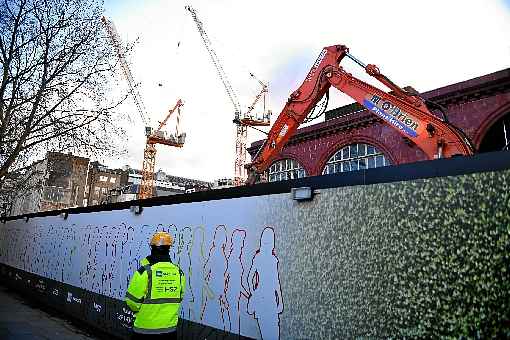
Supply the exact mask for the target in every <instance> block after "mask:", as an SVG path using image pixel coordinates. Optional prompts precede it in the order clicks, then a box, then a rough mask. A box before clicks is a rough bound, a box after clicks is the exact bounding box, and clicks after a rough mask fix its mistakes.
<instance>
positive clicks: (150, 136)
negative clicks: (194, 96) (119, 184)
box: [101, 16, 186, 199]
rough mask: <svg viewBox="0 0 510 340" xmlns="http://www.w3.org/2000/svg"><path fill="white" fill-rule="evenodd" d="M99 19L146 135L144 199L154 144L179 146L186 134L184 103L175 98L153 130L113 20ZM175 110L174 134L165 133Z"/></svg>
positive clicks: (148, 187) (147, 195)
mask: <svg viewBox="0 0 510 340" xmlns="http://www.w3.org/2000/svg"><path fill="white" fill-rule="evenodd" d="M101 21H102V22H103V24H104V26H105V28H106V31H107V33H108V37H109V39H110V42H111V44H112V46H113V48H114V50H115V53H116V54H117V58H118V60H119V63H120V66H121V69H122V73H123V75H124V78H125V79H126V81H127V83H128V86H129V91H130V93H131V95H132V97H133V100H134V102H135V105H136V108H137V110H138V113H139V114H140V117H141V119H142V122H143V123H144V125H145V136H146V137H147V140H146V144H145V150H144V153H143V165H142V181H141V183H140V188H139V191H138V198H140V199H145V198H150V197H152V196H153V191H154V167H155V164H156V144H164V145H168V146H174V147H178V148H181V147H183V145H184V141H185V139H186V134H185V133H181V132H180V129H179V123H180V115H181V107H182V106H183V105H184V103H183V102H182V100H181V99H178V100H177V103H176V104H175V106H174V107H173V108H172V109H170V110H169V111H168V114H167V115H166V117H165V119H163V121H162V122H161V123H160V124H159V126H158V128H157V129H156V130H153V129H152V127H151V123H150V119H149V118H148V115H147V111H146V109H145V105H144V104H143V100H142V96H141V95H140V93H139V92H138V90H137V89H136V86H135V81H134V78H133V74H132V73H131V69H130V68H129V64H128V63H127V61H126V57H125V55H124V52H123V51H122V48H121V45H122V41H121V39H120V36H119V33H118V32H117V29H116V28H115V25H114V23H113V21H111V20H109V19H107V18H106V17H104V16H103V17H102V18H101ZM176 110H177V122H176V131H175V136H174V135H173V134H170V135H168V136H167V134H166V133H165V132H164V131H163V130H162V128H163V127H164V126H165V125H166V123H167V121H168V119H169V118H170V116H171V115H172V114H173V113H174V112H175V111H176Z"/></svg>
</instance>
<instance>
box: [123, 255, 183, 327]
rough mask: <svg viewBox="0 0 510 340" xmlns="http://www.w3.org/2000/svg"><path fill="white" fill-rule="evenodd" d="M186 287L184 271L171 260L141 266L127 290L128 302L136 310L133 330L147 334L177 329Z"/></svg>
mask: <svg viewBox="0 0 510 340" xmlns="http://www.w3.org/2000/svg"><path fill="white" fill-rule="evenodd" d="M142 261H143V260H142ZM185 287H186V277H185V276H184V273H183V272H182V271H181V270H180V269H179V267H178V266H176V265H175V264H173V263H171V262H157V263H154V264H152V265H150V264H147V265H145V266H143V267H140V269H138V270H137V271H136V272H135V274H134V275H133V277H132V278H131V281H130V282H129V287H128V290H127V292H126V303H127V305H128V306H129V308H130V309H131V310H132V311H133V312H135V323H134V325H133V330H134V331H135V332H137V333H145V334H160V333H169V332H173V331H175V328H176V326H177V322H178V320H179V308H180V303H181V301H182V297H183V295H184V289H185Z"/></svg>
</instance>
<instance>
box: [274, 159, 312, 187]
mask: <svg viewBox="0 0 510 340" xmlns="http://www.w3.org/2000/svg"><path fill="white" fill-rule="evenodd" d="M302 177H306V171H305V169H303V167H302V166H301V165H300V164H299V163H298V162H297V161H295V160H293V159H282V160H279V161H276V162H274V163H273V164H272V165H271V166H270V167H269V174H268V179H269V182H276V181H285V180H288V179H294V178H302Z"/></svg>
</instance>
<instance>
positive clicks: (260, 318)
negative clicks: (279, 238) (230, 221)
mask: <svg viewBox="0 0 510 340" xmlns="http://www.w3.org/2000/svg"><path fill="white" fill-rule="evenodd" d="M248 288H249V290H250V293H251V296H250V297H249V299H248V307H247V312H248V314H250V315H253V317H254V318H255V319H256V320H257V323H258V326H259V331H260V335H261V336H262V339H263V340H272V339H280V314H281V313H282V312H283V298H282V292H281V287H280V275H279V272H278V258H277V257H276V253H275V236H274V230H273V228H271V227H266V228H265V229H264V230H263V231H262V234H261V236H260V248H259V249H258V250H257V251H256V252H255V255H254V256H253V259H252V264H251V268H250V271H249V272H248Z"/></svg>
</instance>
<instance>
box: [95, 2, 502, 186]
mask: <svg viewBox="0 0 510 340" xmlns="http://www.w3.org/2000/svg"><path fill="white" fill-rule="evenodd" d="M185 4H186V2H184V1H163V0H160V1H144V2H139V1H127V2H125V1H122V2H121V1H118V2H115V1H114V2H112V1H107V2H106V4H105V6H106V10H107V15H108V16H110V17H111V18H112V19H113V21H114V22H115V24H116V25H117V28H118V31H119V33H120V34H121V36H122V38H123V39H130V40H134V39H135V38H136V37H140V43H139V45H138V46H137V49H136V53H135V54H134V55H133V57H132V62H133V73H134V75H135V78H136V80H137V81H139V82H141V83H142V87H141V93H142V96H143V97H144V100H145V105H146V106H147V109H148V111H149V112H150V115H151V117H152V119H153V122H156V121H157V120H160V119H162V117H163V116H164V115H165V112H166V111H167V110H168V108H170V107H172V106H173V105H174V103H175V101H176V100H177V98H182V99H184V100H185V102H186V104H185V106H184V108H183V129H185V131H186V132H187V142H186V145H185V146H184V148H182V149H175V148H170V147H166V146H162V145H161V146H158V154H157V159H156V168H157V169H158V168H161V169H163V170H164V171H166V172H168V173H170V174H173V175H178V176H187V177H194V178H200V179H204V180H213V179H215V178H219V177H232V176H233V168H234V167H233V162H234V152H235V146H234V137H235V136H234V128H233V124H232V118H233V114H234V113H233V108H232V105H231V103H230V102H229V100H228V98H227V96H226V94H225V91H224V89H223V87H222V85H221V83H220V80H219V79H218V76H217V74H216V71H215V69H214V67H213V66H212V63H211V61H210V58H209V55H208V54H207V52H206V50H205V48H204V46H203V44H202V41H201V39H200V36H199V34H198V31H197V30H196V26H195V24H194V22H193V20H192V18H191V16H190V15H189V14H188V13H187V12H186V11H185V10H184V5H185ZM191 4H192V6H194V7H195V8H196V9H197V11H198V15H199V17H200V19H201V20H202V21H203V23H204V27H205V29H206V30H207V33H208V35H209V37H210V38H211V40H213V44H215V45H214V46H215V47H216V49H217V52H218V54H219V55H220V56H221V58H222V60H223V62H224V67H225V70H226V71H227V73H228V76H229V77H230V79H231V81H232V84H233V86H234V88H235V89H236V90H237V92H238V95H239V99H240V101H241V105H242V106H243V107H244V108H246V107H247V106H248V105H249V104H250V102H251V100H252V99H253V98H254V97H255V95H256V94H257V92H258V91H259V88H258V85H257V84H256V83H254V82H253V80H252V79H250V77H249V76H248V72H254V73H255V74H256V75H257V77H258V78H260V79H262V80H264V81H266V82H268V83H269V86H270V100H269V105H270V108H271V109H272V110H273V118H274V120H275V119H276V117H277V116H278V114H279V113H280V111H281V109H282V108H283V105H284V104H285V101H286V100H287V98H288V96H289V94H290V93H291V92H293V91H294V90H295V89H297V87H299V86H300V84H301V82H302V81H303V79H304V77H305V76H306V74H307V72H308V70H309V69H310V67H311V65H312V64H313V62H314V61H315V59H316V58H317V56H318V55H319V53H320V51H321V49H322V47H324V46H329V45H333V44H339V43H341V44H346V45H348V46H349V47H350V49H351V53H352V54H353V55H355V56H357V57H358V58H359V59H361V60H363V61H364V62H365V63H374V64H377V65H378V66H379V67H380V69H381V71H382V72H383V73H384V74H386V75H387V76H388V77H390V79H392V80H394V81H395V82H396V83H397V84H400V85H402V86H405V85H411V86H413V87H415V88H416V89H418V90H419V91H427V90H430V89H434V88H437V87H440V86H445V85H448V84H451V83H455V82H459V81H463V80H466V79H470V78H474V77H477V76H480V75H484V74H487V73H490V72H494V71H497V70H500V69H503V68H507V67H509V61H510V48H509V46H508V42H507V41H508V36H510V11H509V10H508V7H505V6H506V5H508V1H501V0H467V1H462V2H460V1H441V0H430V1H427V2H426V3H420V4H417V3H416V2H411V1H403V0H395V1H384V2H383V1H369V0H359V1H355V2H354V1H353V2H345V1H320V2H316V1H306V2H301V1H287V0H280V1H267V0H260V1H249V2H247V1H233V0H222V1H205V0H197V1H191ZM178 42H180V46H179V48H177V44H178ZM344 66H345V68H346V69H347V70H348V71H350V72H352V73H353V74H354V75H356V76H358V77H359V78H361V79H362V80H365V81H369V82H371V83H372V84H378V83H377V82H376V81H373V80H371V79H370V78H369V77H368V76H367V75H365V74H364V71H363V70H362V69H360V68H358V67H356V66H355V65H354V64H352V63H349V62H347V61H346V63H345V65H344ZM159 83H161V84H163V86H158V84H159ZM331 92H332V99H331V101H330V106H329V108H330V109H331V108H333V107H335V106H338V105H343V104H346V103H349V102H352V99H350V98H349V97H347V96H346V95H344V94H341V93H338V91H335V90H332V91H331ZM125 110H126V111H127V112H131V113H132V114H134V116H133V117H135V118H136V111H135V107H134V105H133V104H132V103H131V104H130V105H126V108H125ZM171 124H172V122H170V124H169V127H170V126H172V125H171ZM142 131H143V126H142V124H141V122H138V126H133V127H131V128H130V129H129V132H130V133H131V135H130V136H129V141H128V142H127V143H128V144H129V147H128V149H129V150H130V153H129V157H127V158H125V159H121V160H116V161H115V162H114V163H115V164H109V165H110V166H118V165H122V164H124V163H129V164H130V165H131V166H134V167H141V164H142V159H143V148H144V143H145V142H144V136H143V132H142ZM263 137H264V135H262V134H261V133H258V132H255V131H250V132H249V139H250V141H254V140H257V139H261V138H263Z"/></svg>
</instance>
